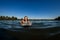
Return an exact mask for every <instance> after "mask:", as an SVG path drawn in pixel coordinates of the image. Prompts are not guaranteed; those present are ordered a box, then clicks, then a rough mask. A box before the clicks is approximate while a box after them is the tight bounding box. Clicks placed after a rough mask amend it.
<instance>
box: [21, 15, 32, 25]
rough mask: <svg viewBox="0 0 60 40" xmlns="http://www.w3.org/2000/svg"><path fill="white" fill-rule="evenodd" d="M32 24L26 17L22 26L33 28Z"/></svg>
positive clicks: (22, 21)
mask: <svg viewBox="0 0 60 40" xmlns="http://www.w3.org/2000/svg"><path fill="white" fill-rule="evenodd" d="M31 25H32V24H31V22H30V21H29V19H28V17H27V16H25V17H24V19H22V20H21V26H31Z"/></svg>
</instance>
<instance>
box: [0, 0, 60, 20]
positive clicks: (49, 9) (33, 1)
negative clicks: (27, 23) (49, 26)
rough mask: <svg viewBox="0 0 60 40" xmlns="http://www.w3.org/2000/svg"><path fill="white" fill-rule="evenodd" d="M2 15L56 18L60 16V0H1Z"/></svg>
mask: <svg viewBox="0 0 60 40" xmlns="http://www.w3.org/2000/svg"><path fill="white" fill-rule="evenodd" d="M0 16H15V17H17V18H23V17H24V16H28V17H29V18H42V19H45V18H49V19H50V18H55V17H58V16H60V0H0Z"/></svg>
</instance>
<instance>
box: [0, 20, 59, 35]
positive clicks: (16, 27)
mask: <svg viewBox="0 0 60 40" xmlns="http://www.w3.org/2000/svg"><path fill="white" fill-rule="evenodd" d="M31 22H32V26H31V27H29V28H30V29H37V30H38V29H42V30H47V31H48V30H49V31H48V34H49V35H50V36H52V35H56V34H59V33H60V21H31ZM0 28H3V29H7V30H11V31H16V32H17V31H21V32H29V31H28V30H22V29H23V28H24V27H21V26H20V21H19V20H15V21H11V20H1V21H0ZM54 28H55V29H54ZM53 30H54V31H53Z"/></svg>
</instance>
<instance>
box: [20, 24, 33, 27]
mask: <svg viewBox="0 0 60 40" xmlns="http://www.w3.org/2000/svg"><path fill="white" fill-rule="evenodd" d="M31 25H32V24H31ZM31 25H29V24H22V25H21V26H22V27H30V26H31Z"/></svg>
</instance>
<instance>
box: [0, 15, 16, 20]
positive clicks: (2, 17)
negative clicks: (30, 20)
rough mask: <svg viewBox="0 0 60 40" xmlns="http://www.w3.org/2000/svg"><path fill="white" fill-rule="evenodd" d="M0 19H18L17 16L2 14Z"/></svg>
mask: <svg viewBox="0 0 60 40" xmlns="http://www.w3.org/2000/svg"><path fill="white" fill-rule="evenodd" d="M0 20H17V17H14V16H12V17H9V16H0Z"/></svg>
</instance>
